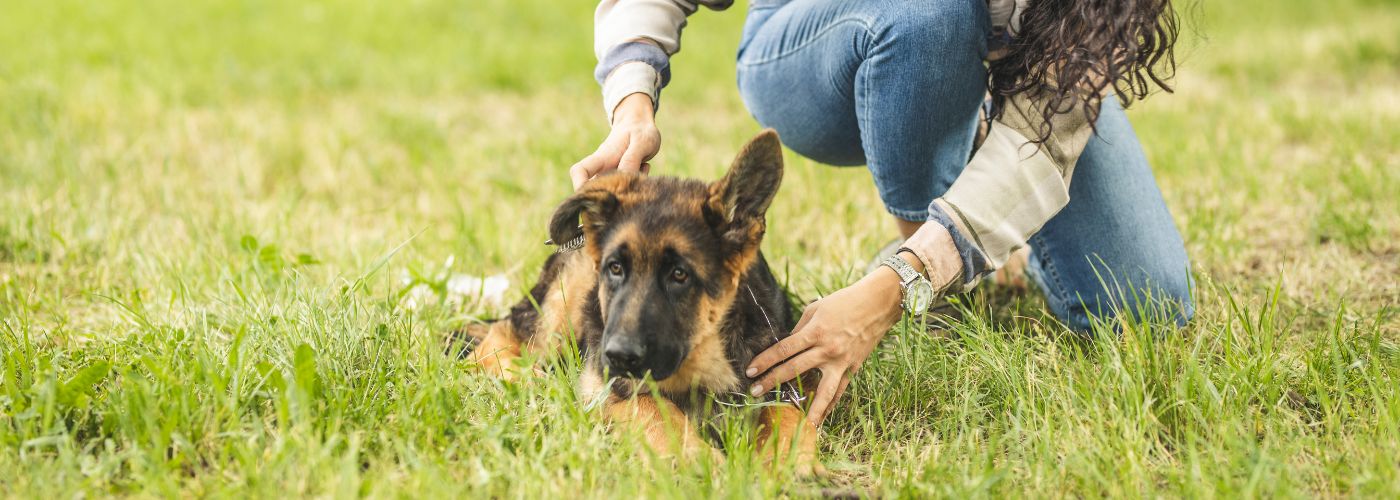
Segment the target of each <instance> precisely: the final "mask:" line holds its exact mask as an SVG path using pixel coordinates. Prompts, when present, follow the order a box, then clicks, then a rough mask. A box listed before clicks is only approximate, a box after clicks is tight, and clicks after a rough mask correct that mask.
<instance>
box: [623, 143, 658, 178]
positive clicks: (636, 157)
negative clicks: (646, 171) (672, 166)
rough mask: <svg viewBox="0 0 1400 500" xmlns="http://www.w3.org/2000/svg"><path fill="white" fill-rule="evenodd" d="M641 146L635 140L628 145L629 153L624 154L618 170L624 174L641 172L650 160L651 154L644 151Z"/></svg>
mask: <svg viewBox="0 0 1400 500" xmlns="http://www.w3.org/2000/svg"><path fill="white" fill-rule="evenodd" d="M642 149H643V148H642V147H641V145H640V144H638V143H637V141H636V140H633V141H632V143H631V144H628V145H627V151H624V152H623V153H622V160H620V161H618V163H617V169H618V170H621V171H623V172H641V171H642V164H644V163H646V161H647V160H650V159H651V158H649V157H648V156H649V154H648V153H647V152H646V151H643V150H642Z"/></svg>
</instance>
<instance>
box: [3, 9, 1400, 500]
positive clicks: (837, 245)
mask: <svg viewBox="0 0 1400 500" xmlns="http://www.w3.org/2000/svg"><path fill="white" fill-rule="evenodd" d="M590 3H591V2H584V1H569V2H561V1H549V0H474V1H472V2H447V1H438V0H422V1H413V2H374V1H370V0H341V1H326V2H320V1H318V2H278V1H271V0H246V1H207V2H186V1H176V0H150V1H142V2H137V1H131V0H120V1H118V0H111V1H104V2H88V1H78V0H51V1H50V0H16V1H12V2H8V3H7V4H6V5H5V7H4V8H3V14H0V47H3V50H0V496H4V497H9V496H13V497H39V498H59V497H65V498H66V497H74V496H78V495H88V496H107V495H132V496H205V495H209V496H280V495H287V494H291V495H295V496H327V497H353V496H364V495H368V496H399V495H403V496H424V497H427V496H432V495H463V494H468V495H471V496H488V495H489V496H497V497H517V496H518V497H547V496H549V497H553V496H559V497H572V496H578V495H586V496H602V497H614V496H615V497H634V496H646V497H672V496H675V497H680V496H688V497H694V496H707V497H708V496H750V495H764V496H772V495H781V494H789V495H798V496H802V495H810V494H819V493H824V492H825V493H854V494H860V495H889V496H919V497H924V496H953V497H963V496H981V497H999V496H1002V495H1007V494H1010V495H1017V496H1036V497H1039V496H1071V497H1079V496H1090V497H1094V496H1121V497H1140V496H1201V497H1212V496H1231V497H1234V496H1297V497H1311V496H1363V497H1396V496H1400V458H1397V457H1400V319H1397V314H1400V309H1397V308H1400V283H1398V282H1400V84H1397V82H1400V37H1397V35H1396V33H1397V32H1400V5H1397V4H1396V3H1394V2H1389V1H1386V0H1369V1H1363V0H1339V1H1335V2H1310V1H1304V0H1289V1H1284V2H1267V1H1264V0H1242V1H1238V2H1218V1H1217V2H1199V3H1190V4H1188V3H1185V2H1182V4H1181V5H1180V6H1179V7H1180V9H1181V10H1182V12H1183V15H1184V19H1185V21H1186V26H1187V27H1186V30H1185V31H1184V34H1183V42H1182V44H1181V46H1180V57H1181V71H1180V75H1179V77H1178V78H1177V80H1176V83H1177V93H1176V94H1174V95H1173V94H1162V95H1158V96H1154V97H1153V98H1151V99H1149V100H1148V101H1146V102H1144V103H1141V104H1140V105H1136V106H1134V107H1133V108H1132V110H1131V111H1130V117H1131V118H1132V120H1133V121H1134V124H1135V126H1136V127H1137V130H1138V131H1139V133H1140V135H1141V137H1142V140H1143V142H1144V143H1145V144H1146V147H1147V149H1148V154H1149V156H1150V158H1151V160H1152V163H1153V165H1154V167H1155V169H1156V172H1157V175H1158V179H1159V181H1160V183H1161V185H1162V188H1163V190H1164V192H1165V195H1166V198H1167V202H1168V204H1169V205H1170V207H1171V209H1172V211H1173V213H1174V215H1175V216H1176V222H1177V224H1178V227H1180V228H1181V230H1182V232H1183V234H1184V236H1185V239H1186V244H1187V247H1188V251H1189V253H1190V256H1191V258H1192V260H1193V263H1194V273H1195V275H1196V278H1197V280H1198V282H1199V285H1200V286H1199V290H1198V295H1199V296H1198V299H1197V301H1198V309H1199V314H1198V317H1197V318H1196V320H1195V321H1194V322H1193V323H1192V324H1191V325H1189V326H1188V327H1186V328H1185V329H1182V330H1172V329H1167V328H1163V327H1160V326H1153V325H1138V326H1136V327H1134V328H1130V329H1128V330H1127V331H1126V332H1125V333H1124V334H1123V335H1122V336H1121V337H1119V338H1100V339H1099V340H1092V341H1088V340H1082V339H1080V338H1077V337H1075V336H1073V335H1069V334H1067V333H1066V332H1065V331H1064V330H1063V329H1062V328H1060V327H1058V326H1056V324H1055V323H1054V321H1053V318H1052V317H1050V316H1048V315H1047V313H1045V312H1044V311H1043V310H1042V307H1041V305H1042V302H1041V299H1040V298H1039V297H1038V296H1036V294H1034V293H1032V294H1014V293H1007V291H1006V290H990V289H988V290H982V291H979V292H977V293H974V294H972V295H970V296H966V297H961V298H959V304H960V306H961V307H963V308H964V309H965V312H966V314H964V317H963V319H962V320H960V321H959V322H957V323H956V324H955V325H953V328H952V329H951V330H952V331H951V332H949V333H948V334H944V335H928V334H925V333H923V332H921V331H917V330H914V329H909V328H899V329H897V330H896V331H895V332H893V333H892V334H891V335H890V336H889V337H888V338H887V340H886V341H885V343H884V344H883V345H882V347H881V348H880V349H879V350H877V351H876V354H875V357H874V358H873V359H872V360H871V361H870V362H868V363H866V365H865V369H864V370H863V371H862V372H861V374H860V376H859V377H858V378H857V379H856V381H855V382H854V383H853V384H852V386H851V391H850V393H849V394H848V396H847V398H846V399H845V400H844V401H843V402H842V404H841V405H840V406H839V407H838V409H837V410H836V412H835V413H834V415H833V416H832V418H831V419H829V421H828V424H827V425H826V427H825V429H824V436H823V439H824V443H823V445H822V460H823V461H824V462H825V464H826V465H827V467H828V468H829V469H830V470H831V476H830V477H829V478H827V479H825V480H822V481H795V480H793V478H792V477H791V474H790V471H778V472H777V473H775V474H769V473H767V472H766V469H764V468H763V466H762V465H761V463H759V461H758V459H757V458H756V457H755V454H754V453H753V451H752V449H751V448H746V447H745V445H744V444H743V443H745V442H746V441H747V440H748V439H751V438H752V435H753V432H752V431H751V430H750V429H748V428H746V427H744V426H743V425H737V424H733V423H732V422H729V423H721V424H719V425H720V427H721V432H720V434H721V436H722V437H723V439H724V441H725V442H727V443H729V444H730V445H731V448H734V449H733V450H732V451H731V452H730V453H729V457H728V460H726V461H725V462H723V463H722V464H717V465H714V466H706V465H703V464H689V465H685V464H683V465H681V466H679V467H676V468H673V467H672V466H670V465H667V464H665V463H663V462H659V461H651V462H646V461H643V460H640V459H639V458H638V455H637V452H636V451H635V450H636V449H637V446H638V437H637V436H634V435H630V434H626V433H622V434H617V433H610V432H608V431H607V430H606V429H605V427H604V426H603V425H601V424H600V419H599V417H598V416H597V415H595V414H593V413H591V412H589V411H586V410H585V409H583V405H582V402H581V401H580V400H579V397H578V395H577V394H576V391H575V388H574V387H575V381H576V376H575V372H574V371H573V370H571V369H570V368H571V367H573V366H574V365H575V364H576V358H573V357H565V358H564V359H562V360H558V361H557V362H555V366H556V367H557V368H560V369H555V370H552V371H550V372H549V373H548V374H546V375H544V376H541V377H538V378H533V379H528V380H524V381H521V382H519V383H510V384H503V383H500V382H497V381H495V380H492V379H490V378H487V377H483V376H481V375H478V374H474V373H472V372H471V370H470V368H471V366H470V365H469V364H468V363H467V362H465V361H459V360H457V359H456V358H454V357H451V356H447V355H445V354H444V352H443V339H444V336H445V333H446V332H447V331H449V330H451V329H452V328H454V327H456V326H459V325H462V324H464V323H466V322H469V321H473V320H474V319H475V318H480V317H490V316H492V315H494V314H496V313H498V312H499V311H500V307H499V306H497V305H493V304H490V303H482V302H476V301H468V302H467V303H465V304H455V303H447V302H445V301H434V300H426V301H420V302H421V303H420V307H417V308H407V307H404V305H403V304H404V303H403V295H404V291H405V290H407V289H408V288H409V287H410V286H412V285H414V284H415V283H427V284H429V285H432V286H441V285H442V284H443V282H444V281H445V280H446V278H447V277H449V276H451V275H453V274H455V273H465V274H470V275H493V274H497V273H503V274H504V275H506V276H507V277H509V278H510V279H511V284H512V293H511V295H514V294H515V293H516V292H515V291H514V290H518V289H519V288H521V287H524V286H528V285H529V284H530V283H529V280H530V279H531V278H532V274H533V272H534V271H535V270H536V269H537V266H538V265H539V263H540V262H542V261H543V259H544V258H545V256H546V255H547V254H548V251H549V250H548V249H547V248H546V247H544V246H543V245H541V244H540V242H541V241H543V240H544V238H545V224H546V222H547V220H548V216H549V214H550V213H551V212H552V210H553V208H554V205H555V204H556V203H557V201H558V200H561V199H562V198H563V197H564V196H565V195H566V194H567V193H568V192H569V187H570V186H569V182H568V179H567V176H566V174H565V171H566V169H567V168H568V166H569V165H570V164H572V163H573V162H574V161H576V160H577V159H579V158H580V157H582V156H583V155H584V154H586V153H588V152H590V151H592V149H593V148H594V147H595V146H596V145H597V142H598V141H599V140H600V139H601V138H602V137H603V136H604V135H605V133H606V125H605V123H604V118H603V113H602V109H601V107H600V105H599V96H598V89H597V86H596V84H595V83H594V82H593V80H592V77H591V73H592V65H593V55H592V53H591V34H592V26H591V13H592V5H590ZM742 13H743V6H742V5H740V6H738V7H736V8H735V9H733V10H732V11H730V12H726V13H719V14H717V13H713V12H704V13H702V14H700V15H698V16H697V17H696V18H694V19H692V23H691V26H690V27H689V28H688V30H687V38H686V44H687V46H689V47H703V46H714V47H724V49H722V50H720V49H717V50H708V51H699V50H695V51H684V52H682V53H681V55H679V56H678V57H677V58H676V59H675V61H674V72H675V81H674V83H673V84H672V86H671V87H670V88H668V90H667V92H666V94H665V96H664V106H663V107H662V110H661V115H660V117H659V122H660V127H661V129H662V131H663V134H664V137H665V140H664V141H665V142H664V145H663V150H662V151H663V152H662V154H661V156H660V157H658V158H657V160H656V161H655V162H654V163H655V171H656V172H658V173H664V174H671V175H685V176H698V177H704V178H712V177H716V176H718V175H719V174H720V173H721V172H722V171H723V169H724V167H725V166H726V165H727V162H728V160H729V159H730V157H731V156H732V155H733V153H734V152H735V151H736V150H737V148H738V146H739V145H740V144H742V143H743V141H744V140H745V139H747V138H748V137H749V136H751V135H752V134H753V133H754V132H755V131H756V130H757V125H756V124H754V122H753V121H752V120H751V119H750V118H749V115H748V113H747V112H746V111H745V110H744V108H743V106H742V104H741V103H740V101H739V98H738V95H737V92H736V90H735V88H734V73H733V72H734V67H733V50H732V49H733V48H734V46H735V45H736V44H737V38H738V31H739V27H740V26H741V23H742V22H743V15H742ZM787 159H788V172H787V180H786V182H785V184H784V189H783V190H782V191H781V192H780V193H779V195H778V199H777V201H776V202H775V205H774V208H773V210H772V211H771V212H770V214H769V220H770V226H769V232H768V235H769V236H768V238H767V241H766V242H765V252H766V253H767V255H768V256H769V259H770V261H772V262H773V264H774V267H775V268H776V269H777V270H778V274H779V276H780V279H782V280H784V281H785V282H786V283H787V284H788V285H789V286H790V287H791V290H792V291H793V292H794V293H795V294H797V296H799V297H803V298H804V299H807V300H811V299H812V298H815V297H817V296H818V295H819V294H821V293H825V292H829V291H831V290H833V289H835V288H837V287H840V286H842V285H844V284H846V283H849V282H852V281H853V280H854V279H855V278H857V277H858V273H859V271H860V269H861V268H862V267H863V266H864V264H865V262H866V260H867V259H869V257H870V256H871V255H872V253H873V252H874V250H875V249H877V248H878V247H879V246H881V245H882V244H883V243H885V242H886V241H887V240H888V239H889V238H890V237H891V235H892V234H893V233H894V227H893V224H892V223H891V221H889V220H888V217H886V216H885V215H884V212H883V210H882V209H881V208H880V204H879V200H878V198H877V196H876V194H875V191H874V188H873V185H872V183H871V182H870V179H869V174H868V173H867V172H866V171H865V170H864V169H858V168H857V169H833V168H829V167H824V166H821V165H817V164H815V163H813V162H810V161H808V160H805V159H802V158H800V157H798V156H796V155H795V154H791V153H789V154H788V157H787Z"/></svg>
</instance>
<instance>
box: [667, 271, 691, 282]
mask: <svg viewBox="0 0 1400 500" xmlns="http://www.w3.org/2000/svg"><path fill="white" fill-rule="evenodd" d="M688 279H690V274H687V273H686V272H685V269H681V268H679V267H677V268H675V269H672V270H671V281H674V282H676V283H685V280H688Z"/></svg>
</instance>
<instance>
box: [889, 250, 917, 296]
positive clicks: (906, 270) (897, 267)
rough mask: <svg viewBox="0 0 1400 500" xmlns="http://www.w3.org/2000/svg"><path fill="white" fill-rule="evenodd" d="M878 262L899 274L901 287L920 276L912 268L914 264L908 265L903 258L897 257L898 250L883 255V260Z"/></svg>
mask: <svg viewBox="0 0 1400 500" xmlns="http://www.w3.org/2000/svg"><path fill="white" fill-rule="evenodd" d="M880 264H881V265H884V266H887V267H889V268H890V269H893V270H894V272H895V273H896V274H898V275H899V286H900V287H901V288H903V287H906V286H908V284H909V282H911V281H914V280H915V279H918V278H919V277H921V276H920V275H919V272H918V271H915V270H914V266H911V265H909V263H908V262H905V261H904V259H902V258H900V257H899V253H898V252H896V253H895V254H894V255H891V256H889V257H885V260H884V261H883V262H881V263H880Z"/></svg>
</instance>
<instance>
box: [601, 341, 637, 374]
mask: <svg viewBox="0 0 1400 500" xmlns="http://www.w3.org/2000/svg"><path fill="white" fill-rule="evenodd" d="M643 354H645V353H643V352H642V346H640V345H637V344H634V343H630V342H608V345H607V347H606V348H604V349H603V355H604V356H607V358H608V368H609V371H611V372H613V374H614V375H627V376H637V375H640V373H638V371H639V370H640V369H641V367H642V355H643Z"/></svg>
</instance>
